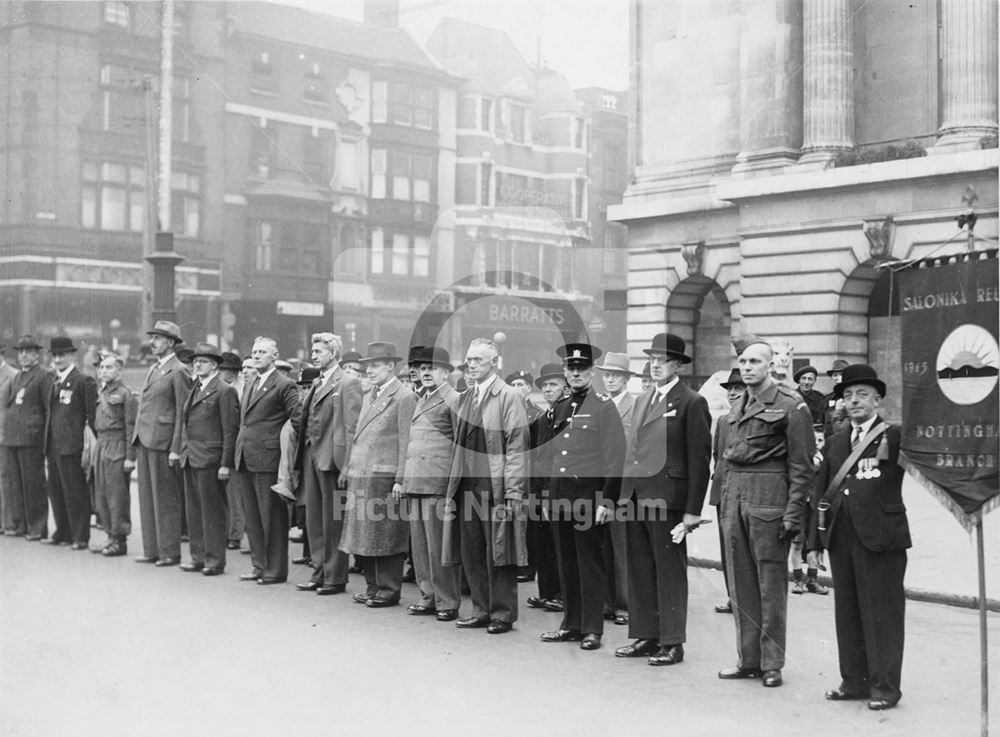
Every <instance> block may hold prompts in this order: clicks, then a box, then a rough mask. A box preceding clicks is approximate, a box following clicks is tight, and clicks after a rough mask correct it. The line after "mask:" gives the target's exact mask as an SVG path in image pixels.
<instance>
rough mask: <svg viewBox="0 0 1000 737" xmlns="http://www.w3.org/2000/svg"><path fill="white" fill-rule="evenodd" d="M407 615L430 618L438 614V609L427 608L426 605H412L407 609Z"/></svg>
mask: <svg viewBox="0 0 1000 737" xmlns="http://www.w3.org/2000/svg"><path fill="white" fill-rule="evenodd" d="M406 613H407V614H415V615H417V616H430V615H432V614H437V609H435V608H434V607H432V606H425V605H424V604H410V606H408V607H406Z"/></svg>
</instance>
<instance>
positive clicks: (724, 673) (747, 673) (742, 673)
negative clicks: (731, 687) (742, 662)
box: [719, 666, 760, 681]
mask: <svg viewBox="0 0 1000 737" xmlns="http://www.w3.org/2000/svg"><path fill="white" fill-rule="evenodd" d="M719 678H721V679H723V680H726V681H731V680H735V679H737V678H760V668H740V667H739V666H737V667H735V668H725V669H723V670H720V671H719Z"/></svg>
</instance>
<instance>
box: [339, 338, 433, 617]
mask: <svg viewBox="0 0 1000 737" xmlns="http://www.w3.org/2000/svg"><path fill="white" fill-rule="evenodd" d="M361 360H362V363H363V364H364V366H365V372H366V373H367V375H368V379H369V380H370V381H371V384H372V388H371V390H370V391H369V392H368V393H367V394H366V395H365V398H364V401H363V402H362V405H361V414H360V415H359V417H358V425H357V428H356V430H355V432H354V444H353V446H352V447H351V458H350V462H349V463H348V485H347V503H346V508H347V514H346V515H345V519H344V529H343V533H342V534H341V538H340V549H341V550H342V551H344V552H345V553H351V554H353V555H355V556H357V557H358V558H359V559H361V560H362V568H363V569H364V573H365V583H366V590H365V592H364V593H361V592H358V593H357V594H355V595H354V601H356V602H357V603H359V604H364V605H366V606H367V607H369V608H371V609H378V608H382V607H390V606H396V605H397V604H399V597H400V592H401V590H402V583H403V582H402V579H403V561H404V560H405V558H406V550H407V548H408V546H409V539H410V526H409V524H408V522H407V520H406V519H405V517H404V515H403V514H402V513H401V510H400V501H401V500H402V493H403V469H404V467H405V465H406V446H407V444H408V442H409V437H410V420H411V419H412V418H413V408H414V407H415V406H416V404H417V395H416V394H415V393H414V392H412V391H410V390H409V389H406V388H405V387H404V386H403V385H402V384H401V383H400V381H399V379H397V378H396V365H397V364H398V363H400V362H401V361H402V360H403V359H402V357H401V356H399V355H398V354H397V353H396V346H395V345H394V344H392V343H388V342H383V341H379V342H374V343H369V344H368V352H367V354H366V355H365V356H364V357H363V358H362V359H361Z"/></svg>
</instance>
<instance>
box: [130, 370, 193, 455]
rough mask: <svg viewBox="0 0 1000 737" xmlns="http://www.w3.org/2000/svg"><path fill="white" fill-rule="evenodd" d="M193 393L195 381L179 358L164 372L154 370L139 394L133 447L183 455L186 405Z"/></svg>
mask: <svg viewBox="0 0 1000 737" xmlns="http://www.w3.org/2000/svg"><path fill="white" fill-rule="evenodd" d="M190 391H191V379H190V377H189V376H188V372H187V371H185V370H184V366H183V364H181V362H180V361H178V360H177V356H171V357H170V360H168V361H167V362H166V363H165V364H164V365H163V368H154V369H153V372H152V373H151V374H150V375H149V378H148V379H146V383H145V384H144V385H143V387H142V391H141V392H139V413H138V414H137V415H136V418H135V432H134V433H133V434H132V444H133V445H135V444H137V443H141V444H142V446H143V447H144V448H149V449H151V450H160V451H169V452H170V453H177V454H178V455H180V452H181V425H183V424H184V416H183V413H184V402H185V401H187V398H188V393H189V392H190Z"/></svg>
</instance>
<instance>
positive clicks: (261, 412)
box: [235, 369, 302, 473]
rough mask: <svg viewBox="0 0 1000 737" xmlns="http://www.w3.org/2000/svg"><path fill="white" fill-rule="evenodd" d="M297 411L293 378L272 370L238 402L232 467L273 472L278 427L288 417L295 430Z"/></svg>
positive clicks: (277, 454) (278, 449)
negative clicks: (237, 424)
mask: <svg viewBox="0 0 1000 737" xmlns="http://www.w3.org/2000/svg"><path fill="white" fill-rule="evenodd" d="M301 412H302V408H301V406H300V403H299V389H298V387H297V386H295V382H294V381H292V380H291V379H289V378H288V377H287V376H282V374H281V372H280V371H278V370H277V369H274V370H272V371H271V373H270V375H269V376H268V377H267V379H266V380H265V381H264V383H263V384H261V385H260V386H259V387H257V389H256V390H255V391H253V393H252V394H251V396H250V397H248V398H247V400H246V403H245V404H243V405H242V411H241V413H240V432H239V435H237V436H236V461H235V467H236V468H238V469H240V470H244V471H250V472H251V473H277V472H278V465H279V463H280V462H281V440H280V435H281V428H282V427H283V426H284V424H285V423H286V422H287V421H288V420H291V421H292V427H293V429H295V431H296V432H298V429H299V418H300V416H301Z"/></svg>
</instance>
